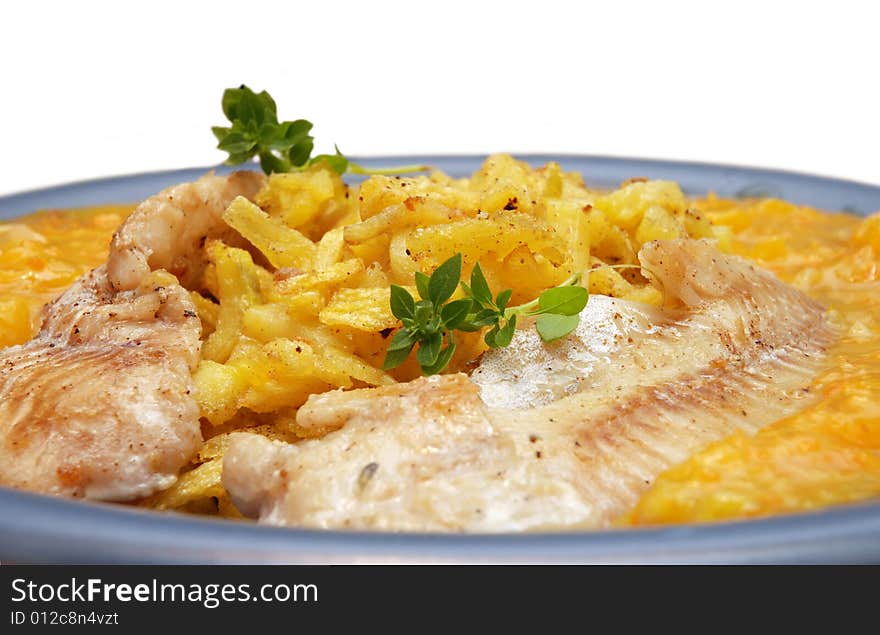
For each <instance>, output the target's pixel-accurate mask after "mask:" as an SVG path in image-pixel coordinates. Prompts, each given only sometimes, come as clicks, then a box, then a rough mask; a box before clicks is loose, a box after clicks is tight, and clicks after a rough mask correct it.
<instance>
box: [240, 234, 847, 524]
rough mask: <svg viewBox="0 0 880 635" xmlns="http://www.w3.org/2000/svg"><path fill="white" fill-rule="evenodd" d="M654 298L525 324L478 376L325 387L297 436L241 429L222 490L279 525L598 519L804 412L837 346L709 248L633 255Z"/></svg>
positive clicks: (751, 274)
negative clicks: (699, 456)
mask: <svg viewBox="0 0 880 635" xmlns="http://www.w3.org/2000/svg"><path fill="white" fill-rule="evenodd" d="M639 258H640V261H641V263H642V265H643V267H644V269H645V271H646V272H647V273H648V274H649V275H650V277H651V278H652V279H653V281H654V282H655V284H657V285H658V286H659V287H660V288H662V289H663V291H664V296H665V304H664V306H663V307H661V308H655V307H649V306H646V305H641V304H637V303H632V302H626V301H622V300H617V299H613V298H607V297H603V296H595V297H592V298H591V299H590V301H589V303H588V305H587V307H586V308H585V310H584V312H583V314H582V319H581V324H580V326H579V327H578V329H577V330H576V331H575V332H574V333H573V334H571V335H569V336H568V337H566V338H564V339H562V340H560V341H557V342H554V343H551V344H549V345H548V344H544V343H542V342H541V341H540V339H539V338H538V336H537V335H536V334H535V333H534V329H520V330H519V331H517V333H516V336H515V337H514V341H513V343H512V344H511V346H509V347H508V348H505V349H500V350H495V351H491V352H489V353H487V354H486V355H485V356H484V358H483V360H482V361H481V363H480V366H479V367H478V369H477V370H476V371H475V372H474V373H473V374H472V376H471V377H467V376H465V375H461V374H459V375H446V376H438V377H429V378H422V379H418V380H416V381H413V382H409V383H406V384H399V385H395V386H387V387H380V388H372V389H363V390H354V391H348V392H342V391H335V392H330V393H325V394H322V395H314V396H312V397H311V398H310V399H309V401H308V402H307V403H306V404H305V405H304V406H303V407H302V408H301V409H300V411H299V413H298V415H297V422H298V424H299V425H300V426H303V427H304V428H309V427H313V428H315V429H319V428H322V429H331V430H334V431H333V432H330V433H329V434H327V435H326V436H325V437H323V438H322V439H319V440H310V441H304V442H301V443H299V444H296V445H290V444H284V443H281V442H277V441H269V440H267V439H265V438H263V437H260V436H257V435H253V434H247V433H239V434H237V435H234V437H233V440H232V443H231V445H230V448H229V450H228V452H227V454H226V456H225V458H224V465H223V483H224V486H225V487H226V489H227V491H228V492H229V493H230V496H231V498H232V500H233V502H234V503H235V504H236V506H237V507H238V508H239V509H240V510H241V511H242V512H243V513H245V514H247V515H250V516H253V517H257V518H259V519H260V520H261V521H262V522H265V523H270V524H276V525H295V526H306V527H351V528H359V529H390V530H416V531H432V530H442V531H475V532H494V531H520V530H537V529H556V528H574V527H603V526H607V525H609V524H610V523H612V522H613V521H614V520H615V519H616V518H618V517H619V516H620V515H621V514H623V513H624V512H626V511H627V510H628V509H629V508H630V507H631V506H632V505H633V504H634V503H635V502H636V500H637V499H638V497H639V496H640V495H641V494H642V492H644V491H645V490H646V489H647V488H648V487H650V485H651V483H653V481H654V479H655V478H656V477H657V476H658V475H659V474H660V473H661V472H662V471H664V470H665V469H666V468H668V467H670V466H672V465H674V464H676V463H678V462H680V461H682V460H683V459H685V458H686V457H687V456H689V455H690V454H691V453H693V452H694V451H696V450H697V449H699V448H701V447H703V446H705V445H706V444H708V443H710V442H712V441H714V440H717V439H720V438H722V437H724V436H726V435H727V434H729V433H731V432H733V431H735V430H744V431H747V432H753V431H755V430H756V429H758V428H760V427H761V426H763V425H766V424H768V423H770V422H772V421H774V420H776V419H778V418H780V417H781V416H783V415H785V414H788V413H790V412H792V411H794V410H797V409H799V408H801V407H803V406H804V405H805V404H806V403H807V402H808V401H809V400H810V399H811V394H810V389H809V386H810V382H811V379H812V378H813V377H814V376H815V374H816V372H817V371H818V369H819V368H820V367H821V365H822V360H823V354H824V352H825V350H826V349H827V347H828V346H829V345H830V343H831V342H832V340H833V339H834V333H833V331H832V329H831V328H830V327H829V325H828V323H827V322H826V319H825V315H824V311H823V309H822V307H820V306H819V305H818V304H816V303H815V302H813V301H812V300H810V299H809V298H808V297H806V296H805V295H804V294H802V293H801V292H800V291H798V290H796V289H794V288H792V287H789V286H787V285H785V284H784V283H782V282H781V281H779V280H778V279H777V278H775V277H774V276H773V275H772V274H770V273H768V272H766V271H762V270H759V269H757V268H755V267H754V266H752V265H751V264H749V263H748V262H746V261H744V260H741V259H739V258H736V257H731V256H724V255H721V254H720V253H719V252H718V251H717V250H716V249H715V248H714V247H713V246H712V245H710V244H709V243H707V242H704V241H692V240H675V241H657V242H653V243H649V244H647V245H645V246H644V247H643V248H642V251H641V252H640V254H639Z"/></svg>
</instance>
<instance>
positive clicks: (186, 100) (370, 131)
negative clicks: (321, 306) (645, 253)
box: [0, 0, 880, 193]
mask: <svg viewBox="0 0 880 635" xmlns="http://www.w3.org/2000/svg"><path fill="white" fill-rule="evenodd" d="M872 4H873V3H871V2H864V1H863V2H847V1H841V0H836V1H835V2H827V1H826V2H821V3H818V2H817V3H808V2H791V3H783V2H776V3H774V2H768V1H764V2H748V1H744V0H740V1H737V2H725V3H712V2H676V1H671V0H664V1H663V2H652V3H649V2H610V1H606V2H601V3H580V2H558V1H552V0H540V1H533V2H513V1H509V2H477V1H475V0H471V1H470V2H459V1H455V0H443V1H442V2H432V3H418V2H415V1H409V2H368V1H364V2H358V3H351V4H348V3H345V2H341V1H339V0H336V1H330V0H327V1H325V2H323V3H319V2H318V1H312V2H308V3H297V2H293V1H288V2H275V3H271V2H256V1H253V0H250V1H248V0H239V1H238V2H221V1H214V2H184V1H183V0H178V1H176V2H163V1H159V0H151V1H149V2H139V3H135V2H113V3H110V2H106V3H99V2H64V3H61V2H58V3H48V2H15V3H8V4H5V5H4V9H3V12H2V24H0V64H2V66H0V68H2V87H0V126H2V130H3V136H2V141H0V193H5V192H13V191H18V190H23V189H28V188H33V187H37V186H41V185H46V184H51V183H57V182H64V181H70V180H76V179H81V178H89V177H94V176H99V175H107V174H121V173H129V172H136V171H141V170H155V169H166V168H177V167H188V166H194V165H210V164H214V163H217V162H219V161H221V160H222V158H223V156H224V155H223V154H222V153H220V152H219V151H217V150H215V149H214V144H215V141H214V139H213V136H212V135H211V133H210V126H211V125H217V124H222V123H223V116H222V113H221V111H220V95H221V93H222V89H223V88H224V87H227V86H235V85H238V84H239V83H242V82H245V83H247V84H248V85H250V86H251V87H253V88H255V89H258V90H259V89H267V90H269V92H271V93H272V94H273V95H274V96H275V97H276V100H277V102H278V104H279V111H280V112H279V114H280V115H281V117H282V118H285V119H295V118H299V117H304V118H307V119H310V120H311V121H313V122H314V124H315V128H314V130H313V134H314V135H315V137H316V139H317V143H318V148H319V149H320V150H325V151H328V150H330V149H331V148H332V144H333V143H334V142H336V143H339V145H340V146H341V147H342V149H343V150H344V151H345V152H346V153H349V154H354V155H381V154H405V153H479V154H485V153H488V152H492V151H501V150H504V151H511V152H514V153H516V152H550V153H552V152H583V153H591V154H612V155H620V156H626V155H629V156H644V157H662V158H675V159H697V160H705V161H717V162H725V163H736V164H748V165H757V166H769V167H781V168H788V169H794V170H801V171H807V172H815V173H821V174H828V175H834V176H842V177H848V178H851V179H856V180H862V181H866V182H871V183H875V184H880V161H878V160H877V148H878V147H880V126H878V112H880V110H878V107H880V100H878V67H880V64H878V62H880V53H878V51H880V48H878V39H880V38H878V21H877V20H876V16H874V15H872V13H873V11H872V9H871V8H870V7H871V5H872Z"/></svg>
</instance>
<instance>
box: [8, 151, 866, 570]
mask: <svg viewBox="0 0 880 635" xmlns="http://www.w3.org/2000/svg"><path fill="white" fill-rule="evenodd" d="M522 158H524V159H526V160H527V161H529V163H531V164H533V165H541V164H543V163H546V162H547V161H550V160H555V161H559V163H560V164H561V165H562V166H563V168H565V169H567V170H577V171H579V172H581V173H582V174H583V175H584V178H585V179H586V181H587V183H588V184H590V185H591V186H599V187H602V186H613V185H617V184H618V183H619V182H620V181H623V180H625V179H628V178H630V177H633V176H647V177H650V178H662V179H672V180H675V181H677V182H678V183H680V184H681V186H682V187H683V188H684V190H685V191H686V192H688V193H691V194H704V193H706V192H709V191H714V192H716V193H717V194H719V195H721V196H728V197H730V196H776V197H780V198H785V199H787V200H789V201H792V202H795V203H801V204H806V205H812V206H815V207H819V208H823V209H827V210H833V211H849V212H853V213H857V214H862V215H864V214H868V213H871V212H873V211H876V210H880V187H875V186H871V185H866V184H861V183H854V182H851V181H844V180H840V179H831V178H825V177H819V176H810V175H805V174H797V173H792V172H784V171H778V170H760V169H752V168H741V167H733V166H724V165H710V164H702V163H682V162H670V161H653V160H643V159H621V158H608V157H590V156H550V155H547V156H543V155H530V156H524V157H522ZM401 160H403V161H404V162H406V163H410V162H414V163H428V164H430V165H434V166H436V167H438V168H440V169H443V170H445V171H447V172H449V173H450V174H453V175H464V174H467V173H470V172H473V171H474V170H475V169H477V168H478V167H479V165H480V163H481V162H482V157H475V156H473V157H472V156H448V157H436V156H428V157H423V156H420V157H394V158H393V161H394V162H398V161H401ZM391 161H392V159H391V158H388V159H363V160H362V163H364V164H366V165H381V164H387V163H390V162H391ZM206 170H207V168H199V169H189V170H176V171H170V172H156V173H150V174H138V175H134V176H123V177H114V178H107V179H99V180H94V181H85V182H81V183H72V184H69V185H61V186H57V187H52V188H46V189H42V190H36V191H31V192H24V193H21V194H14V195H11V196H6V197H2V198H0V218H11V217H14V216H17V215H19V214H23V213H26V212H30V211H33V210H36V209H45V208H53V207H62V208H63V207H76V206H84V205H97V204H102V203H125V202H132V201H137V200H139V199H142V198H145V197H147V196H149V195H151V194H154V193H155V192H157V191H159V190H160V189H162V188H163V187H166V186H168V185H172V184H175V183H180V182H183V181H188V180H192V179H194V178H196V177H198V176H199V175H201V174H203V173H204V172H205V171H206ZM226 170H227V169H226V168H220V169H218V171H221V172H222V171H226ZM0 561H3V562H9V561H12V562H47V563H68V562H115V563H119V562H137V563H145V562H152V563H156V562H160V563H166V562H216V563H219V562H226V563H245V562H259V563H352V562H506V563H512V562H520V563H521V562H530V563H551V562H567V563H663V562H677V563H713V562H724V563H745V562H772V563H806V562H873V563H880V503H869V504H861V505H851V506H845V507H837V508H833V509H829V510H826V511H822V512H816V513H811V514H795V515H788V516H778V517H774V518H768V519H761V520H751V521H742V522H730V523H727V522H726V523H714V524H706V525H685V526H675V527H669V528H659V529H626V530H618V531H595V532H573V533H541V534H526V535H517V534H514V535H447V534H395V533H361V532H340V531H306V530H298V529H280V528H274V527H262V526H258V525H255V524H250V523H243V522H236V521H226V520H212V519H209V518H202V517H190V516H183V515H178V514H172V513H164V512H155V511H146V510H139V509H133V508H129V507H125V506H121V505H107V504H99V503H87V502H82V501H69V500H62V499H56V498H51V497H47V496H39V495H34V494H29V493H26V492H19V491H14V490H8V489H3V488H0Z"/></svg>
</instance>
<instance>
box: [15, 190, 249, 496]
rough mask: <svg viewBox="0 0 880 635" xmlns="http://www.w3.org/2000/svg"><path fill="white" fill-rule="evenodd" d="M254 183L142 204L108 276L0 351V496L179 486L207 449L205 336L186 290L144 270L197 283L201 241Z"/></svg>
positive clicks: (95, 278) (121, 236)
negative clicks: (200, 371)
mask: <svg viewBox="0 0 880 635" xmlns="http://www.w3.org/2000/svg"><path fill="white" fill-rule="evenodd" d="M261 182H262V177H260V176H259V175H256V174H253V173H241V174H237V175H232V176H229V177H217V176H208V177H205V178H202V179H200V180H199V181H197V182H195V183H189V184H185V185H180V186H177V187H173V188H169V189H168V190H165V191H163V192H161V193H159V194H157V195H156V196H155V197H152V198H149V199H147V200H146V201H144V202H143V203H141V204H140V205H139V206H138V207H137V209H136V210H135V211H134V212H132V214H131V216H130V217H129V218H128V219H127V220H126V221H125V223H123V225H122V227H121V228H120V229H119V231H118V232H117V233H116V235H115V236H114V239H113V243H112V245H111V251H110V257H109V261H108V264H107V265H106V266H101V267H99V268H97V269H95V270H94V271H92V272H90V273H88V274H86V275H85V276H83V277H82V278H80V279H79V280H77V281H76V282H75V283H74V284H73V286H72V287H71V288H70V289H69V290H68V291H66V292H65V293H64V294H63V295H61V297H59V298H58V299H57V300H55V301H54V302H52V303H51V304H49V305H47V307H46V308H45V309H44V318H43V324H42V326H41V330H40V332H39V333H38V334H37V336H36V337H34V339H32V340H31V341H30V342H28V343H26V344H24V345H21V346H13V347H10V348H6V349H4V350H2V351H0V369H2V371H0V372H2V375H0V485H5V486H11V487H17V488H22V489H27V490H32V491H38V492H45V493H50V494H57V495H65V496H74V497H86V498H94V499H104V500H132V499H135V498H140V497H143V496H147V495H150V494H152V493H154V492H157V491H159V490H162V489H165V488H167V487H169V486H171V485H172V484H173V483H174V482H175V480H176V479H177V475H178V473H179V471H180V469H181V467H183V466H184V465H185V464H186V463H187V462H188V461H189V460H190V459H191V458H192V456H193V455H194V454H195V452H196V450H197V449H198V447H199V446H200V444H201V441H202V435H201V429H200V425H199V408H198V405H197V404H196V401H195V398H194V395H193V382H192V376H191V371H192V370H193V369H194V368H195V366H196V365H197V364H198V361H199V351H200V347H201V344H200V340H199V337H200V334H201V324H200V322H199V319H198V316H197V314H196V311H195V307H194V306H193V304H192V301H191V299H190V297H189V295H188V292H187V291H186V289H184V288H183V287H182V286H180V285H179V284H176V283H174V282H173V281H172V282H170V283H166V282H161V283H160V282H156V281H157V280H160V279H161V277H156V276H153V275H152V274H151V271H152V270H153V269H160V268H165V269H169V270H172V271H176V272H177V273H178V274H180V275H181V276H182V277H183V278H184V279H187V280H190V281H192V280H194V279H195V278H196V277H197V274H198V273H199V272H200V267H201V265H202V258H203V257H204V256H203V253H202V252H203V250H201V249H200V248H198V246H199V243H200V242H201V241H202V239H203V237H205V238H208V237H214V236H218V235H222V234H224V233H225V232H227V231H228V228H226V226H225V224H224V223H223V222H222V220H221V218H220V215H221V214H222V212H223V210H224V209H225V208H226V206H227V205H228V204H229V202H230V201H231V200H232V199H233V198H235V196H238V195H244V196H251V197H252V196H253V195H254V193H255V192H256V190H257V189H258V187H259V185H260V183H261ZM165 277H166V278H169V279H170V276H167V274H165Z"/></svg>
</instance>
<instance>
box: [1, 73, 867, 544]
mask: <svg viewBox="0 0 880 635" xmlns="http://www.w3.org/2000/svg"><path fill="white" fill-rule="evenodd" d="M223 110H224V112H225V114H226V115H227V117H228V118H229V120H230V124H231V125H230V126H229V127H225V128H215V129H214V132H215V134H216V136H217V138H218V141H219V147H220V148H221V149H223V150H225V151H227V152H228V153H229V154H230V162H232V163H243V162H246V161H248V160H250V159H251V158H253V157H257V158H258V159H259V161H260V164H261V167H262V168H263V172H265V174H262V173H258V172H255V171H248V170H245V171H240V172H234V173H232V174H230V175H227V176H218V175H206V176H204V177H202V178H201V179H199V180H197V181H195V182H193V183H184V184H180V185H177V186H174V187H171V188H169V189H166V190H164V191H162V192H159V193H157V194H156V195H154V196H152V197H149V198H147V199H146V200H144V201H143V202H141V203H139V204H137V205H136V206H135V207H134V208H133V210H132V209H131V208H130V207H127V208H126V207H119V206H117V207H103V208H96V209H93V210H69V211H62V210H54V211H47V212H40V213H37V214H34V215H31V216H27V217H24V218H19V219H16V220H14V221H10V222H6V223H3V224H0V308H2V309H3V310H2V311H0V346H6V348H3V349H2V350H0V366H2V369H3V370H2V381H0V485H4V486H7V487H14V488H21V489H26V490H31V491H36V492H43V493H48V494H55V495H62V496H70V497H83V498H89V499H96V500H111V501H120V502H126V503H128V504H132V505H139V506H146V507H151V508H155V509H160V510H177V511H184V512H190V513H199V514H212V515H221V516H226V517H235V518H240V517H248V518H253V519H256V520H257V521H259V522H262V523H268V524H276V525H287V526H292V527H311V528H331V529H340V528H342V529H376V530H395V531H468V532H497V531H501V532H504V531H525V530H563V529H590V528H601V527H615V526H616V527H623V526H631V525H641V524H662V523H678V522H694V521H703V520H718V519H726V518H747V517H756V516H764V515H769V514H775V513H783V512H791V511H798V510H806V509H813V508H819V507H826V506H829V505H834V504H842V503H847V502H851V501H857V500H865V499H869V498H873V497H877V496H880V317H878V316H880V214H875V215H873V216H869V217H867V218H860V217H856V216H851V215H849V214H845V213H829V212H823V211H818V210H813V209H810V208H806V207H803V206H796V205H792V204H789V203H786V202H784V201H780V200H776V199H772V198H741V199H736V200H731V199H721V198H718V197H716V196H714V195H712V194H709V195H707V196H704V197H702V198H693V197H690V196H686V195H685V194H684V193H683V192H682V190H681V189H680V187H679V186H678V185H677V184H676V183H674V182H670V181H661V180H651V179H649V178H646V177H642V176H641V175H633V178H632V179H630V180H629V181H626V182H624V183H622V184H621V185H620V186H619V187H618V188H616V189H613V190H607V189H599V188H595V187H592V186H591V185H590V175H589V174H584V175H580V174H577V173H573V172H567V171H565V170H563V169H562V168H561V167H560V165H559V164H557V163H553V162H551V163H548V164H546V165H540V166H530V165H528V164H526V163H524V162H522V161H518V160H516V159H514V158H513V157H510V156H508V155H493V156H490V157H488V158H487V159H486V160H485V162H484V163H483V165H482V167H481V168H480V169H479V170H478V171H477V172H475V173H474V174H472V175H470V176H468V177H463V178H456V177H452V176H449V175H446V174H444V173H442V172H439V171H436V170H433V171H428V173H427V174H420V172H424V171H427V170H426V168H425V167H424V166H398V167H392V168H388V169H380V170H377V169H369V168H366V167H364V166H361V165H358V164H356V163H353V162H351V161H350V160H349V159H347V158H346V157H345V156H344V155H342V154H341V152H339V151H338V150H337V152H336V154H333V155H319V156H312V138H311V136H310V135H309V132H310V128H311V124H309V123H308V122H305V121H303V120H298V121H294V122H279V120H278V118H277V114H276V108H275V104H274V102H273V101H272V100H271V97H269V96H268V94H266V93H265V92H264V93H259V94H257V93H254V92H252V91H250V90H249V89H247V88H246V87H241V88H238V89H232V90H228V91H226V93H225V94H224V100H223ZM346 175H353V176H352V177H348V176H346ZM648 176H650V175H648ZM344 177H345V178H344ZM129 212H130V213H129ZM108 246H109V249H108ZM43 305H45V307H44V306H43Z"/></svg>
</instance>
